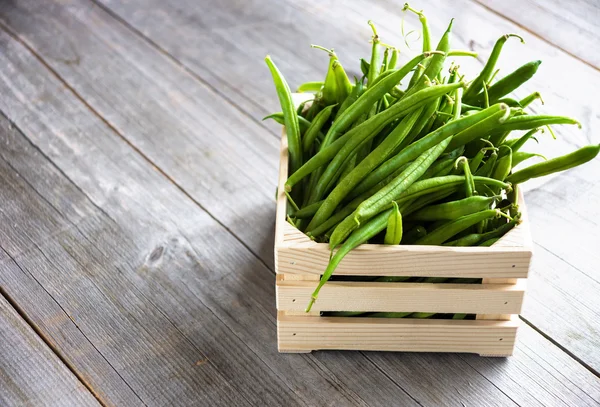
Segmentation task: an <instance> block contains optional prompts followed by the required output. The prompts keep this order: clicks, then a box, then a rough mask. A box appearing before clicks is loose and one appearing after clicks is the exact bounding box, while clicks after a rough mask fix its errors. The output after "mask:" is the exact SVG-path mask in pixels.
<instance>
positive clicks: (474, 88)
mask: <svg viewBox="0 0 600 407" xmlns="http://www.w3.org/2000/svg"><path fill="white" fill-rule="evenodd" d="M510 37H515V38H518V39H520V40H521V42H522V43H524V42H525V41H524V40H523V38H522V37H521V36H519V35H517V34H505V35H503V36H502V37H500V38H499V39H498V40H497V41H496V44H495V45H494V49H493V50H492V53H491V54H490V57H489V58H488V60H487V62H486V64H485V66H484V67H483V69H482V70H481V72H480V73H479V75H478V76H477V77H476V78H475V79H473V81H472V82H471V84H470V85H469V87H467V89H466V90H465V94H464V95H463V99H464V100H465V101H466V102H467V103H471V102H470V100H471V99H473V98H475V96H476V95H478V94H479V92H481V90H482V89H483V83H484V82H485V83H490V82H491V81H492V73H493V72H494V67H495V66H496V62H498V57H499V56H500V52H501V51H502V47H503V46H504V44H505V43H506V41H507V40H508V39H509V38H510Z"/></svg>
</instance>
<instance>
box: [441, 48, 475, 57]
mask: <svg viewBox="0 0 600 407" xmlns="http://www.w3.org/2000/svg"><path fill="white" fill-rule="evenodd" d="M448 56H449V57H471V58H477V56H478V54H477V52H474V51H469V50H466V49H451V50H450V51H448Z"/></svg>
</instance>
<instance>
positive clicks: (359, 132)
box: [286, 83, 462, 203]
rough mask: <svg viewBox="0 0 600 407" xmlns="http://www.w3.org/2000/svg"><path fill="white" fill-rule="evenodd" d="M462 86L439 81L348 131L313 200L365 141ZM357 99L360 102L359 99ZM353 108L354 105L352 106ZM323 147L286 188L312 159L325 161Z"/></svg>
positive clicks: (294, 179)
mask: <svg viewBox="0 0 600 407" xmlns="http://www.w3.org/2000/svg"><path fill="white" fill-rule="evenodd" d="M459 86H462V84H461V83H457V84H452V85H437V86H431V87H429V88H427V89H423V90H421V91H420V92H417V93H415V94H414V95H412V96H410V97H406V98H403V99H402V100H401V101H399V102H398V103H396V104H394V105H393V106H391V107H390V108H389V109H388V110H386V111H384V112H381V113H379V114H377V115H375V116H373V117H372V118H370V119H369V120H367V121H365V122H364V123H362V124H361V125H360V126H357V127H355V128H353V129H352V130H350V131H349V132H347V133H346V134H344V136H342V137H341V138H340V139H338V140H342V139H343V140H345V142H344V144H343V146H340V147H341V148H340V150H339V151H338V152H337V154H336V155H335V157H334V158H333V160H332V161H331V163H329V165H328V166H327V169H326V170H325V172H324V173H323V175H322V177H321V179H320V180H319V182H318V184H317V186H316V188H315V189H314V190H313V191H312V195H311V198H310V200H309V203H313V202H316V201H318V200H319V199H321V197H322V196H323V195H324V194H325V192H326V187H327V185H329V183H330V181H331V179H332V178H333V177H335V176H336V174H337V175H339V172H338V171H339V169H340V166H341V165H342V164H343V162H344V161H345V160H346V158H347V157H349V156H350V155H351V154H352V153H354V152H356V151H357V149H358V147H359V146H360V145H361V144H363V143H364V142H366V141H368V140H370V139H372V138H373V137H375V136H376V135H377V134H378V133H379V132H380V131H381V130H382V129H383V128H384V127H385V126H386V125H387V124H388V123H390V122H392V121H393V120H395V119H397V118H400V117H403V116H405V115H407V114H409V113H411V112H412V111H414V110H416V109H418V108H420V107H421V106H422V105H424V104H426V103H427V102H428V101H429V100H430V99H433V98H436V97H438V96H440V95H441V94H444V93H446V92H448V91H452V90H454V89H456V88H457V87H459ZM367 92H368V91H367ZM365 94H366V93H365ZM356 103H358V101H357V102H356ZM356 103H355V104H356ZM349 109H351V107H350V108H349ZM350 134H351V136H350ZM336 141H337V140H336ZM336 144H337V143H334V144H332V146H331V147H333V146H334V145H336ZM322 151H323V150H321V151H319V153H317V155H315V156H314V157H312V158H311V159H310V160H309V161H308V162H307V163H306V164H305V165H304V166H303V167H302V168H301V169H300V170H298V171H297V173H298V175H296V173H293V174H292V175H291V176H290V177H289V178H288V180H287V182H286V189H287V187H288V186H289V188H290V189H291V186H292V185H293V182H298V181H299V180H300V179H301V178H302V177H303V176H305V175H308V173H309V172H308V171H306V172H305V170H306V168H305V167H309V165H310V163H311V162H312V161H318V162H319V164H320V163H321V162H322V161H319V160H320V159H322V156H323V155H324V154H321V153H322ZM321 165H322V164H321ZM321 165H319V166H321ZM317 168H318V167H317ZM314 169H316V168H314ZM310 172H312V171H310Z"/></svg>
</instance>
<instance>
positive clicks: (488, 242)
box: [479, 237, 500, 247]
mask: <svg viewBox="0 0 600 407" xmlns="http://www.w3.org/2000/svg"><path fill="white" fill-rule="evenodd" d="M498 240H500V238H499V237H495V238H493V239H489V240H486V241H485V242H483V243H481V244H480V245H479V246H482V247H490V246H491V245H493V244H494V243H496V242H497V241H498Z"/></svg>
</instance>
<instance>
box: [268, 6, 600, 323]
mask: <svg viewBox="0 0 600 407" xmlns="http://www.w3.org/2000/svg"><path fill="white" fill-rule="evenodd" d="M404 10H406V11H409V12H412V13H415V14H416V15H417V16H418V17H419V21H420V22H421V25H422V33H423V35H422V40H423V53H422V54H420V55H418V56H416V57H414V58H413V59H411V60H410V61H408V62H407V63H406V64H405V65H403V66H400V64H399V57H398V54H399V51H398V49H397V48H395V47H393V46H391V45H388V44H386V43H384V42H383V41H382V39H381V38H380V37H379V35H378V33H377V30H376V29H375V25H374V24H373V23H372V22H371V21H369V25H370V26H371V28H372V31H373V37H372V46H371V53H370V56H369V57H368V58H365V59H361V60H360V71H361V72H362V73H363V75H362V77H361V78H354V80H353V81H352V80H350V78H349V77H348V75H347V73H346V71H345V70H344V68H343V66H342V64H341V63H340V61H339V59H338V56H337V54H336V53H334V52H333V50H328V49H326V48H323V47H320V46H313V47H314V48H319V49H321V50H325V51H327V54H328V56H329V61H328V65H327V66H328V69H327V72H326V74H325V79H324V80H323V81H311V82H306V83H303V84H301V85H300V86H299V87H298V92H310V93H312V94H313V97H312V99H311V100H309V101H308V102H304V103H302V104H301V105H300V106H298V107H296V106H295V105H294V104H293V101H292V94H291V91H290V87H289V86H288V84H287V82H286V80H285V79H284V77H283V75H282V74H281V72H280V71H279V69H278V68H277V66H276V65H275V63H274V62H273V61H272V60H271V58H270V57H269V56H267V57H266V62H267V65H268V67H269V70H270V72H271V74H272V76H273V80H274V83H275V88H276V90H277V95H278V98H279V101H280V103H281V112H278V113H274V114H272V115H270V116H267V118H271V119H274V120H276V121H278V122H279V123H281V124H283V125H284V126H285V129H286V137H287V141H288V150H289V151H288V152H289V159H290V172H289V174H288V180H287V182H286V184H285V189H286V191H285V192H286V195H287V197H288V201H289V205H288V213H287V215H288V216H287V219H288V221H289V222H290V223H291V224H292V225H294V226H295V227H296V228H298V229H299V230H301V231H303V232H304V233H306V234H307V236H309V237H310V238H311V239H313V240H315V241H317V242H322V243H328V244H329V246H330V249H331V259H330V261H329V264H328V266H327V268H326V269H325V270H324V271H323V276H322V278H321V281H320V282H319V284H318V286H317V287H316V289H315V291H314V293H313V294H312V296H311V299H310V303H309V305H308V307H307V311H309V310H310V308H311V306H312V304H313V303H314V302H315V301H316V300H317V298H318V294H319V290H320V289H321V288H322V287H323V285H324V284H325V283H326V282H327V281H328V280H329V279H330V278H331V277H332V275H333V274H334V271H335V269H336V267H337V266H338V265H339V263H340V262H341V261H342V259H343V258H344V256H345V255H346V254H347V253H349V252H350V251H351V250H353V249H354V248H356V247H357V246H359V245H361V244H365V243H371V244H388V245H390V244H391V245H398V244H401V245H408V244H417V245H444V246H484V247H485V246H490V245H492V244H494V243H495V242H496V241H497V240H498V239H499V238H501V237H502V236H503V235H504V234H505V233H507V232H508V231H510V230H511V229H512V228H513V227H515V226H516V225H518V224H519V222H520V216H521V215H520V212H519V202H517V196H518V194H517V193H516V190H517V188H518V185H519V184H521V183H523V182H525V181H527V180H529V179H531V178H536V177H540V176H545V175H548V174H552V173H555V172H558V171H563V170H566V169H569V168H572V167H575V166H578V165H581V164H583V163H585V162H587V161H590V160H592V159H593V158H595V157H596V156H597V155H598V152H599V151H600V145H589V146H586V147H583V148H581V149H579V150H576V151H574V152H570V153H568V154H566V155H564V156H561V157H557V158H553V159H550V160H546V159H545V158H544V161H541V162H538V163H536V164H533V165H530V166H528V167H525V168H519V169H516V168H515V167H516V166H519V167H520V166H521V164H522V163H523V162H524V161H526V160H529V159H531V158H534V157H541V156H540V155H539V154H536V153H533V152H526V151H523V148H524V147H525V146H526V145H527V144H526V142H527V141H528V140H529V139H531V138H535V135H536V133H537V132H540V131H542V132H543V129H544V128H548V129H549V127H548V126H550V125H559V124H562V125H578V126H579V127H581V125H580V124H579V122H578V121H577V120H575V119H572V118H570V117H565V116H552V115H532V114H529V113H528V112H526V111H524V108H525V107H526V106H527V105H529V104H530V103H532V102H534V101H535V100H537V99H540V100H541V96H540V94H539V93H538V92H534V93H532V94H531V95H529V96H527V97H525V98H524V99H521V100H516V99H513V98H511V97H510V95H511V94H512V92H514V91H515V90H517V89H518V88H519V87H520V86H521V85H522V84H523V83H525V82H526V81H528V80H529V79H531V78H532V77H533V76H534V75H535V73H536V71H537V70H538V68H539V67H540V64H541V61H539V60H535V61H532V62H528V63H526V64H524V65H523V66H521V67H520V68H518V69H516V70H515V71H514V72H511V73H509V74H507V75H504V76H502V77H501V78H500V79H498V80H495V77H496V75H497V74H498V70H497V69H496V63H497V61H498V59H499V57H500V54H501V51H502V49H503V47H504V46H505V44H506V43H507V42H508V40H509V39H510V38H517V39H519V40H521V42H523V39H522V38H521V37H520V36H518V35H516V34H506V35H503V36H502V37H500V38H499V39H498V41H497V42H496V44H495V46H494V48H493V50H492V52H491V55H490V56H489V58H488V60H487V62H486V64H485V66H484V67H483V69H482V70H481V72H480V74H479V75H478V76H476V77H475V78H472V79H471V80H466V79H465V78H464V77H463V76H462V75H460V72H459V68H458V66H456V65H454V64H452V65H451V66H450V69H449V70H448V71H446V70H445V69H444V65H445V63H446V62H447V59H448V57H449V56H475V54H474V53H472V52H468V51H461V50H453V49H451V42H452V25H453V24H452V22H450V24H449V26H448V28H447V30H446V31H445V32H444V34H443V35H442V37H441V39H440V41H439V43H438V45H437V47H436V49H435V50H432V46H431V36H430V31H429V27H428V25H427V24H428V23H427V19H426V18H425V15H424V14H423V12H422V11H417V10H415V9H413V8H411V7H410V6H409V5H408V4H406V5H405V8H404ZM397 65H398V67H396V66H397ZM446 72H448V73H449V74H448V75H445V74H446ZM409 74H411V77H410V80H409V81H407V82H406V84H403V83H401V81H403V80H404V79H405V78H406V77H407V76H408V75H409ZM520 131H523V132H524V134H518V133H517V132H520ZM552 134H554V133H552ZM538 136H539V135H538ZM536 140H537V139H536ZM413 279H414V278H412V279H409V278H408V277H407V278H399V279H396V280H394V279H393V278H392V279H390V278H389V277H385V278H384V279H383V280H379V281H412V280H413ZM419 281H426V282H435V283H444V282H452V281H453V279H447V278H433V279H432V278H430V279H420V280H419ZM478 282H480V280H475V281H473V283H478ZM346 314H347V316H350V315H363V314H362V313H356V312H353V313H346ZM346 314H345V315H346ZM378 314H381V315H376V316H379V317H384V316H387V317H407V316H409V315H410V316H409V317H412V318H430V317H434V318H437V317H440V316H435V315H434V314H425V313H414V312H413V313H408V312H406V313H378ZM446 317H449V318H456V319H462V318H465V315H464V314H450V315H449V316H446Z"/></svg>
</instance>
